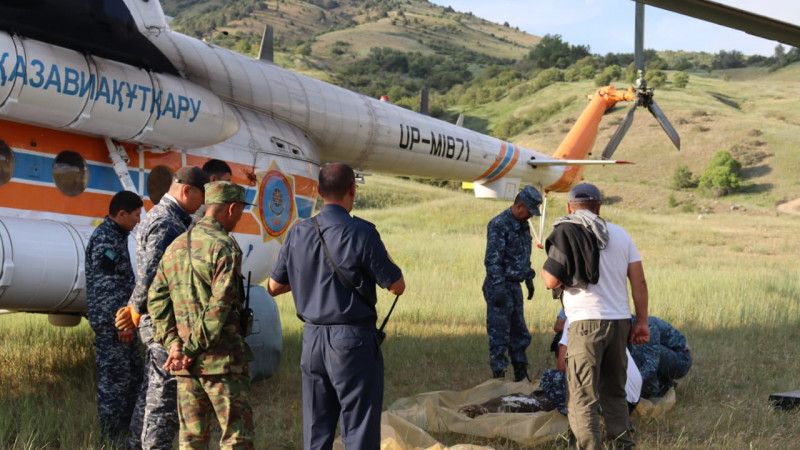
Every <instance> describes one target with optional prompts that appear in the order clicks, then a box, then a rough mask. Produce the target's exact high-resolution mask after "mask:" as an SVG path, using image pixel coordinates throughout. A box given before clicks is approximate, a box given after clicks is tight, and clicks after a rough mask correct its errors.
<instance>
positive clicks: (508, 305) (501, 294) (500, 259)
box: [483, 186, 542, 381]
mask: <svg viewBox="0 0 800 450" xmlns="http://www.w3.org/2000/svg"><path fill="white" fill-rule="evenodd" d="M541 203H542V196H541V194H539V191H537V190H536V189H534V188H533V186H525V187H524V188H522V191H520V193H519V194H517V197H516V198H515V199H514V204H513V205H511V207H510V208H508V209H506V210H505V211H503V212H501V213H500V214H498V215H497V216H495V218H494V219H492V220H491V221H490V222H489V225H488V226H487V227H486V230H487V231H486V257H485V258H484V261H483V264H484V265H485V266H486V279H485V280H484V282H483V297H484V298H485V299H486V331H487V333H488V335H489V365H490V366H491V368H492V376H493V377H494V378H503V377H505V375H506V367H508V359H506V351H508V357H509V358H511V364H512V366H513V367H514V381H522V380H524V379H526V378H527V379H528V381H530V377H529V376H528V357H527V355H525V350H526V349H527V348H528V345H530V343H531V334H530V332H529V331H528V326H527V325H526V324H525V311H524V307H523V304H522V288H521V287H520V285H519V284H520V283H522V282H525V286H526V287H527V288H528V300H530V299H531V298H533V277H535V276H536V272H534V270H533V269H532V268H531V248H532V241H531V230H530V227H529V226H528V219H530V218H531V217H532V216H539V215H540V214H539V205H540V204H541Z"/></svg>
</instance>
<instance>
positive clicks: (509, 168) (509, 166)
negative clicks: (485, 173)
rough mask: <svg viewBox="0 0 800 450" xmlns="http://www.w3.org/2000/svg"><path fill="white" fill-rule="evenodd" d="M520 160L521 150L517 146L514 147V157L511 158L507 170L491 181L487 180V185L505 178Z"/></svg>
mask: <svg viewBox="0 0 800 450" xmlns="http://www.w3.org/2000/svg"><path fill="white" fill-rule="evenodd" d="M503 145H505V142H504V143H503ZM518 159H519V148H518V147H517V146H516V145H515V146H514V156H512V157H511V161H510V162H509V163H508V165H507V166H506V168H505V169H503V171H502V172H500V173H499V174H497V176H496V177H493V178H492V179H491V180H486V182H487V183H491V182H492V181H495V180H499V179H500V178H503V177H504V176H505V175H506V174H507V173H508V172H510V171H511V169H513V168H514V165H516V164H517V160H518Z"/></svg>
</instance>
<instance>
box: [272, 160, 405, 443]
mask: <svg viewBox="0 0 800 450" xmlns="http://www.w3.org/2000/svg"><path fill="white" fill-rule="evenodd" d="M356 188H357V186H356V182H355V174H354V173H353V169H351V168H350V167H348V166H347V165H345V164H339V163H331V164H327V165H325V167H323V168H322V170H320V172H319V194H320V196H322V198H323V200H324V201H325V206H324V207H323V208H322V211H321V212H320V213H319V214H318V215H317V216H315V217H313V218H311V219H306V220H303V221H301V222H298V223H297V224H296V225H295V226H294V227H293V228H292V229H291V230H289V233H288V234H287V236H286V241H285V242H284V243H283V246H282V247H281V250H280V254H279V255H278V259H277V261H276V262H275V265H274V266H273V268H272V273H271V274H270V279H269V286H268V291H269V293H270V295H273V296H276V295H280V294H283V293H285V292H289V291H290V290H291V291H292V293H293V294H294V302H295V307H296V308H297V317H299V318H300V320H302V321H303V322H305V326H304V328H303V352H302V355H301V357H300V368H301V370H302V374H303V448H304V449H305V450H317V449H330V448H332V446H333V439H334V435H335V431H336V422H337V420H339V421H341V425H340V429H341V435H342V442H343V443H344V446H345V448H346V449H348V450H361V449H377V448H379V447H380V439H381V435H380V434H381V426H380V419H381V407H382V403H383V354H382V353H381V349H380V346H379V345H380V344H379V342H378V335H377V330H376V328H375V322H376V321H377V313H376V311H375V303H376V301H377V293H376V289H375V286H376V284H377V285H379V286H381V287H382V288H386V289H388V290H389V292H391V293H392V294H395V295H401V294H402V293H403V291H404V290H405V281H404V280H403V274H402V272H401V271H400V268H399V267H397V265H395V263H394V262H393V261H392V259H391V258H390V257H389V254H388V253H387V252H386V248H385V247H384V245H383V242H381V238H380V235H379V234H378V231H377V230H376V229H375V226H374V225H373V224H371V223H369V222H367V221H364V220H362V219H359V218H357V217H353V216H350V211H351V210H352V209H353V202H354V200H355V196H356ZM334 266H335V267H334ZM345 280H347V281H345ZM340 416H341V417H340Z"/></svg>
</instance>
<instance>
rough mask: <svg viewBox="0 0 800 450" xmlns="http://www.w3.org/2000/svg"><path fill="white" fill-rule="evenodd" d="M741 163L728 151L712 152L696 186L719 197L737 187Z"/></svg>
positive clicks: (739, 182)
mask: <svg viewBox="0 0 800 450" xmlns="http://www.w3.org/2000/svg"><path fill="white" fill-rule="evenodd" d="M741 168H742V165H741V163H739V161H736V160H735V159H733V156H731V154H730V152H727V151H725V150H720V151H718V152H716V153H714V156H712V157H711V161H709V163H708V167H707V168H706V170H705V172H703V174H702V175H700V179H699V180H698V188H699V189H701V190H706V191H710V192H711V193H712V194H713V195H714V197H721V196H723V195H727V194H730V193H732V192H735V191H736V190H737V189H739V186H740V185H741V179H740V177H739V170H741Z"/></svg>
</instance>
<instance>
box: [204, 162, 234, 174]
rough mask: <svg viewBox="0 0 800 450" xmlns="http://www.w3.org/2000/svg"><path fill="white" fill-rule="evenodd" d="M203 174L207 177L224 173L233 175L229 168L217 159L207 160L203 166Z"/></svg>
mask: <svg viewBox="0 0 800 450" xmlns="http://www.w3.org/2000/svg"><path fill="white" fill-rule="evenodd" d="M203 172H205V173H207V174H208V176H211V175H216V176H220V175H225V174H226V173H230V174H233V171H232V170H231V166H229V165H228V163H226V162H225V161H222V160H219V159H209V160H208V161H206V163H205V164H203Z"/></svg>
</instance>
